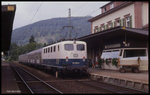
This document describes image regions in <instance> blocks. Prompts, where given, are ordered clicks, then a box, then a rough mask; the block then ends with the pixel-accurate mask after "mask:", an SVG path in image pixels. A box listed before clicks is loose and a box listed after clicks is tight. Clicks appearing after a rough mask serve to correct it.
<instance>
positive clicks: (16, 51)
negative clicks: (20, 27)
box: [5, 38, 43, 61]
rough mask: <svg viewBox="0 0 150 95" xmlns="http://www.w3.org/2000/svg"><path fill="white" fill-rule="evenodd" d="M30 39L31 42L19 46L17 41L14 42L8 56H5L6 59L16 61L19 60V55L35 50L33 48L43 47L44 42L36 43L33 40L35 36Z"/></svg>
mask: <svg viewBox="0 0 150 95" xmlns="http://www.w3.org/2000/svg"><path fill="white" fill-rule="evenodd" d="M30 41H31V42H30V43H28V44H26V45H24V46H18V45H17V44H16V43H12V44H11V46H10V50H9V54H8V56H5V59H6V60H9V61H11V60H14V61H16V60H18V56H19V55H21V54H25V53H28V52H30V51H33V50H36V49H39V48H42V47H43V45H42V44H39V43H36V42H35V41H34V40H33V38H32V40H30Z"/></svg>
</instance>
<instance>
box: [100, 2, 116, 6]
mask: <svg viewBox="0 0 150 95" xmlns="http://www.w3.org/2000/svg"><path fill="white" fill-rule="evenodd" d="M112 2H113V1H110V2H108V3H107V4H105V5H103V6H102V7H100V8H103V7H105V6H107V5H109V4H110V3H112Z"/></svg>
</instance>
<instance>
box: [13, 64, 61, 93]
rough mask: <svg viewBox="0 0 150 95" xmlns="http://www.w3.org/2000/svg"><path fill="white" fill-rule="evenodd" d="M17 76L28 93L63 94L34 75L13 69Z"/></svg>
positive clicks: (21, 69) (18, 68)
mask: <svg viewBox="0 0 150 95" xmlns="http://www.w3.org/2000/svg"><path fill="white" fill-rule="evenodd" d="M14 68H15V69H14V70H15V71H16V73H17V75H18V76H19V78H20V79H21V80H22V81H23V83H24V84H25V85H26V87H27V88H28V89H29V91H30V93H32V94H34V93H56V94H63V93H62V92H61V91H59V90H58V89H56V88H55V87H53V86H52V85H50V84H48V83H46V82H45V81H43V80H41V79H39V78H38V77H36V76H35V75H33V74H31V73H30V72H28V71H26V70H25V69H23V68H20V67H17V66H16V67H14Z"/></svg>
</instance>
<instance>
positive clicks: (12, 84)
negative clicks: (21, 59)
mask: <svg viewBox="0 0 150 95" xmlns="http://www.w3.org/2000/svg"><path fill="white" fill-rule="evenodd" d="M1 66H2V67H1V74H2V78H1V79H2V80H1V85H2V88H1V91H2V92H1V93H2V94H6V93H10V94H11V93H21V91H20V90H19V87H18V85H17V83H16V79H15V76H14V72H13V71H12V69H11V67H10V65H9V63H4V62H1Z"/></svg>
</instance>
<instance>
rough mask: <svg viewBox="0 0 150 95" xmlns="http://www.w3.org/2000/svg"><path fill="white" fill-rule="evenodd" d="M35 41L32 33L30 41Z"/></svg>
mask: <svg viewBox="0 0 150 95" xmlns="http://www.w3.org/2000/svg"><path fill="white" fill-rule="evenodd" d="M33 42H35V40H34V36H33V35H31V37H30V39H29V43H33Z"/></svg>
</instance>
